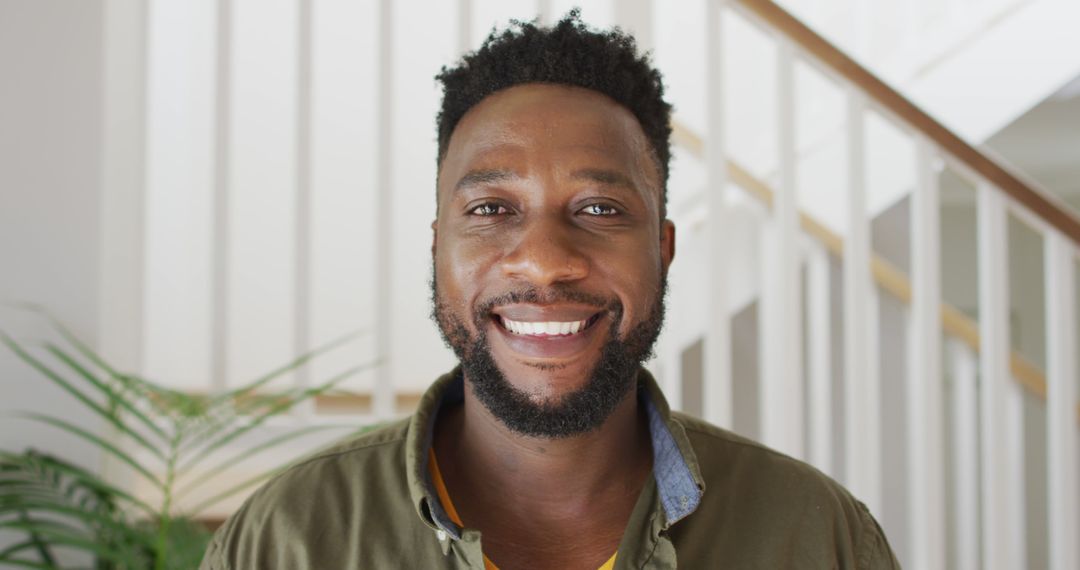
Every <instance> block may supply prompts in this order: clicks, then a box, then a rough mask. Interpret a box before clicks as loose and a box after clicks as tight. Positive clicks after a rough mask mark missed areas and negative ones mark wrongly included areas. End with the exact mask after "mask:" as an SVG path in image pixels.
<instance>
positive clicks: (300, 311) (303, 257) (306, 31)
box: [293, 0, 315, 417]
mask: <svg viewBox="0 0 1080 570" xmlns="http://www.w3.org/2000/svg"><path fill="white" fill-rule="evenodd" d="M312 1H313V0H298V2H297V16H298V17H297V26H296V51H297V57H296V182H295V184H296V197H295V202H296V208H295V217H294V223H295V224H296V227H295V228H294V240H295V243H296V246H295V247H296V268H295V269H294V271H295V274H294V285H293V289H294V291H293V297H294V299H295V301H294V302H295V305H294V307H293V315H294V317H293V320H294V325H293V326H294V328H295V330H294V332H293V347H294V349H293V350H294V352H295V353H296V355H297V356H299V355H301V354H305V353H307V352H308V351H309V350H311V348H312V347H311V244H312V240H311V202H312V200H311V196H312V175H311V172H312V171H311V162H312V160H311V134H312V97H311V95H312V94H311V67H312ZM295 379H296V385H297V386H298V387H300V388H308V387H310V385H311V367H310V366H309V365H304V366H301V367H300V368H298V369H297V370H296V378H295ZM314 411H315V402H314V400H312V399H307V400H305V401H304V402H302V403H301V404H300V406H298V407H297V409H296V410H295V413H296V414H297V415H299V416H301V417H309V416H311V415H312V414H313V413H314Z"/></svg>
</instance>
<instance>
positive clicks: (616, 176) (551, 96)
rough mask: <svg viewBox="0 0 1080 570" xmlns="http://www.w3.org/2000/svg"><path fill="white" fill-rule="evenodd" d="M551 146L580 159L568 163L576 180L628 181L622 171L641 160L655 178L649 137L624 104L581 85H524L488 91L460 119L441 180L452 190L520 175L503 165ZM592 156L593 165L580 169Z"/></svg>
mask: <svg viewBox="0 0 1080 570" xmlns="http://www.w3.org/2000/svg"><path fill="white" fill-rule="evenodd" d="M551 151H558V152H561V153H562V155H561V157H562V158H565V157H573V158H580V159H581V162H582V165H578V166H577V167H571V170H572V171H571V175H572V176H573V177H575V178H577V179H591V180H593V181H596V182H601V183H607V184H619V183H624V182H632V181H631V180H630V179H631V178H633V177H634V176H633V174H632V173H628V172H624V170H626V169H627V168H631V169H635V170H636V169H640V168H641V167H642V166H645V168H646V170H656V172H654V173H651V174H652V175H655V176H652V177H655V178H656V180H655V181H650V182H655V183H657V184H658V183H659V179H658V177H659V172H658V170H659V169H658V165H656V164H655V158H654V157H653V156H652V153H651V151H650V147H649V144H648V141H647V139H646V138H645V134H644V132H643V131H642V128H641V125H640V124H639V123H638V121H637V119H636V118H635V117H634V115H633V114H632V113H631V112H630V111H629V110H628V109H626V108H625V107H623V106H622V105H620V104H619V103H617V102H615V101H614V100H612V99H610V98H609V97H607V96H606V95H603V94H601V93H598V92H596V91H592V90H588V89H584V88H580V87H572V86H564V85H551V84H525V85H519V86H515V87H512V88H509V89H506V90H503V91H499V92H497V93H494V94H492V95H489V96H488V97H487V98H485V99H484V100H482V101H481V102H480V103H478V104H477V105H475V106H474V107H473V108H472V109H470V110H469V112H468V113H467V114H466V115H465V116H464V117H463V118H462V120H461V121H460V122H459V123H458V125H457V126H456V127H455V129H454V132H453V134H452V136H451V139H450V143H449V145H448V148H447V152H446V155H445V156H444V157H443V160H442V161H441V162H440V165H439V171H440V172H439V174H440V176H439V185H440V188H443V187H444V186H447V185H453V187H454V188H456V187H460V186H462V185H466V186H467V185H474V184H477V183H492V182H497V181H500V180H503V181H505V180H509V179H510V177H511V176H514V175H516V176H518V177H520V176H522V175H523V173H521V172H517V171H515V170H514V169H508V168H503V167H501V166H502V165H504V164H505V163H513V162H514V161H515V160H517V161H522V160H526V159H527V158H528V157H529V155H530V154H531V153H539V152H551ZM590 159H591V160H593V164H595V165H598V166H596V167H592V168H589V167H586V166H585V164H588V162H589V160H590ZM641 163H651V164H641ZM444 174H445V175H448V176H449V177H451V178H455V179H456V180H449V179H444ZM650 185H652V184H650Z"/></svg>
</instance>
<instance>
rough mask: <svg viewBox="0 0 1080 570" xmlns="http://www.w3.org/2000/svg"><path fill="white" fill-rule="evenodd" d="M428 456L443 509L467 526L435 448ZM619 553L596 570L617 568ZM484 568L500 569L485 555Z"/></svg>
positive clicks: (455, 520)
mask: <svg viewBox="0 0 1080 570" xmlns="http://www.w3.org/2000/svg"><path fill="white" fill-rule="evenodd" d="M428 456H429V459H430V461H428V465H429V466H430V467H431V479H432V481H433V482H434V483H435V491H437V492H438V493H439V500H440V501H442V506H443V509H445V510H446V514H447V516H449V517H450V520H452V521H454V522H455V523H457V525H458V526H465V525H464V523H462V522H461V517H459V516H458V513H457V509H455V508H454V503H453V502H451V501H450V493H448V492H447V491H446V483H444V482H443V478H442V473H441V472H439V462H438V461H436V460H435V448H429V449H428ZM617 554H618V552H616V553H615V554H612V555H611V558H608V560H607V562H604V563H603V564H601V565H600V567H599V568H597V569H596V570H612V569H613V568H615V556H616V555H617ZM484 570H499V567H498V566H496V565H495V564H494V563H492V562H491V560H490V559H489V558H488V557H487V556H486V555H485V556H484Z"/></svg>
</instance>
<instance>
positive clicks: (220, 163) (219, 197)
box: [210, 0, 233, 390]
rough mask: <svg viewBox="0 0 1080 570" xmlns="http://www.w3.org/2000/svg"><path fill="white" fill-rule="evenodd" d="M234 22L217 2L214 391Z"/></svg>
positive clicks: (223, 314)
mask: <svg viewBox="0 0 1080 570" xmlns="http://www.w3.org/2000/svg"><path fill="white" fill-rule="evenodd" d="M232 20H233V0H221V1H220V2H219V3H218V11H217V26H216V30H215V32H216V35H217V38H216V42H217V51H216V53H215V54H214V55H215V59H216V60H217V61H216V63H215V69H214V73H215V78H214V80H215V86H216V87H217V91H216V93H215V100H214V124H215V125H216V127H217V129H216V130H215V132H214V229H213V236H214V237H213V241H212V243H213V244H214V245H213V248H212V249H213V272H212V281H213V286H212V293H211V295H212V299H213V300H212V303H211V305H212V306H211V312H210V314H211V315H213V323H212V326H211V331H210V338H211V341H210V343H211V347H210V366H211V372H210V375H211V378H212V380H213V385H214V389H215V390H224V389H225V388H226V387H227V384H228V380H227V375H228V368H229V353H228V349H227V346H228V340H227V336H228V331H229V319H228V315H229V294H228V291H229V262H228V258H229V244H230V241H231V240H230V231H229V221H230V220H229V195H230V194H231V185H230V184H229V179H230V172H229V170H230V168H229V166H230V164H229V163H230V159H231V153H230V152H229V139H230V137H231V132H230V128H229V127H230V125H231V124H232V51H233V47H232V43H233V42H232V35H233V34H232V26H233V24H232Z"/></svg>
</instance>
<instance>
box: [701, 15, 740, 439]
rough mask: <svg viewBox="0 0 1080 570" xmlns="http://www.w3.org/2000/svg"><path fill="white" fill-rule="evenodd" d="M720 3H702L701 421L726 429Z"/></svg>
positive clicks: (728, 410)
mask: <svg viewBox="0 0 1080 570" xmlns="http://www.w3.org/2000/svg"><path fill="white" fill-rule="evenodd" d="M724 9H725V8H724V1H723V0H708V2H706V10H705V26H706V29H705V38H706V39H705V41H706V47H705V65H706V69H705V77H706V84H705V87H706V105H707V112H708V125H707V131H706V142H705V153H706V154H705V159H706V167H707V168H708V183H707V185H706V189H707V190H706V192H707V198H706V199H707V201H708V209H709V218H710V219H709V223H708V232H709V233H708V238H707V239H708V240H709V247H708V249H707V251H708V252H709V289H708V291H709V295H708V301H707V303H708V311H709V318H708V325H707V326H708V329H707V330H706V334H705V347H704V348H705V365H704V369H705V379H704V383H705V385H704V386H703V387H702V390H703V393H704V397H705V402H704V411H705V418H706V419H707V420H709V421H710V422H713V423H714V424H716V425H719V426H721V427H725V428H728V429H730V428H732V427H733V421H732V411H731V410H732V399H733V397H732V389H731V315H730V314H729V312H728V295H727V282H726V279H727V271H728V270H729V267H728V265H730V264H729V263H728V253H727V248H728V245H729V244H728V242H729V241H730V240H729V238H728V232H727V228H728V224H727V222H726V221H725V217H726V214H727V200H726V198H727V159H726V155H725V154H724V127H725V125H724V118H723V109H724V99H723V97H724V65H723V60H724V57H723V56H724V51H723V13H724Z"/></svg>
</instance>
